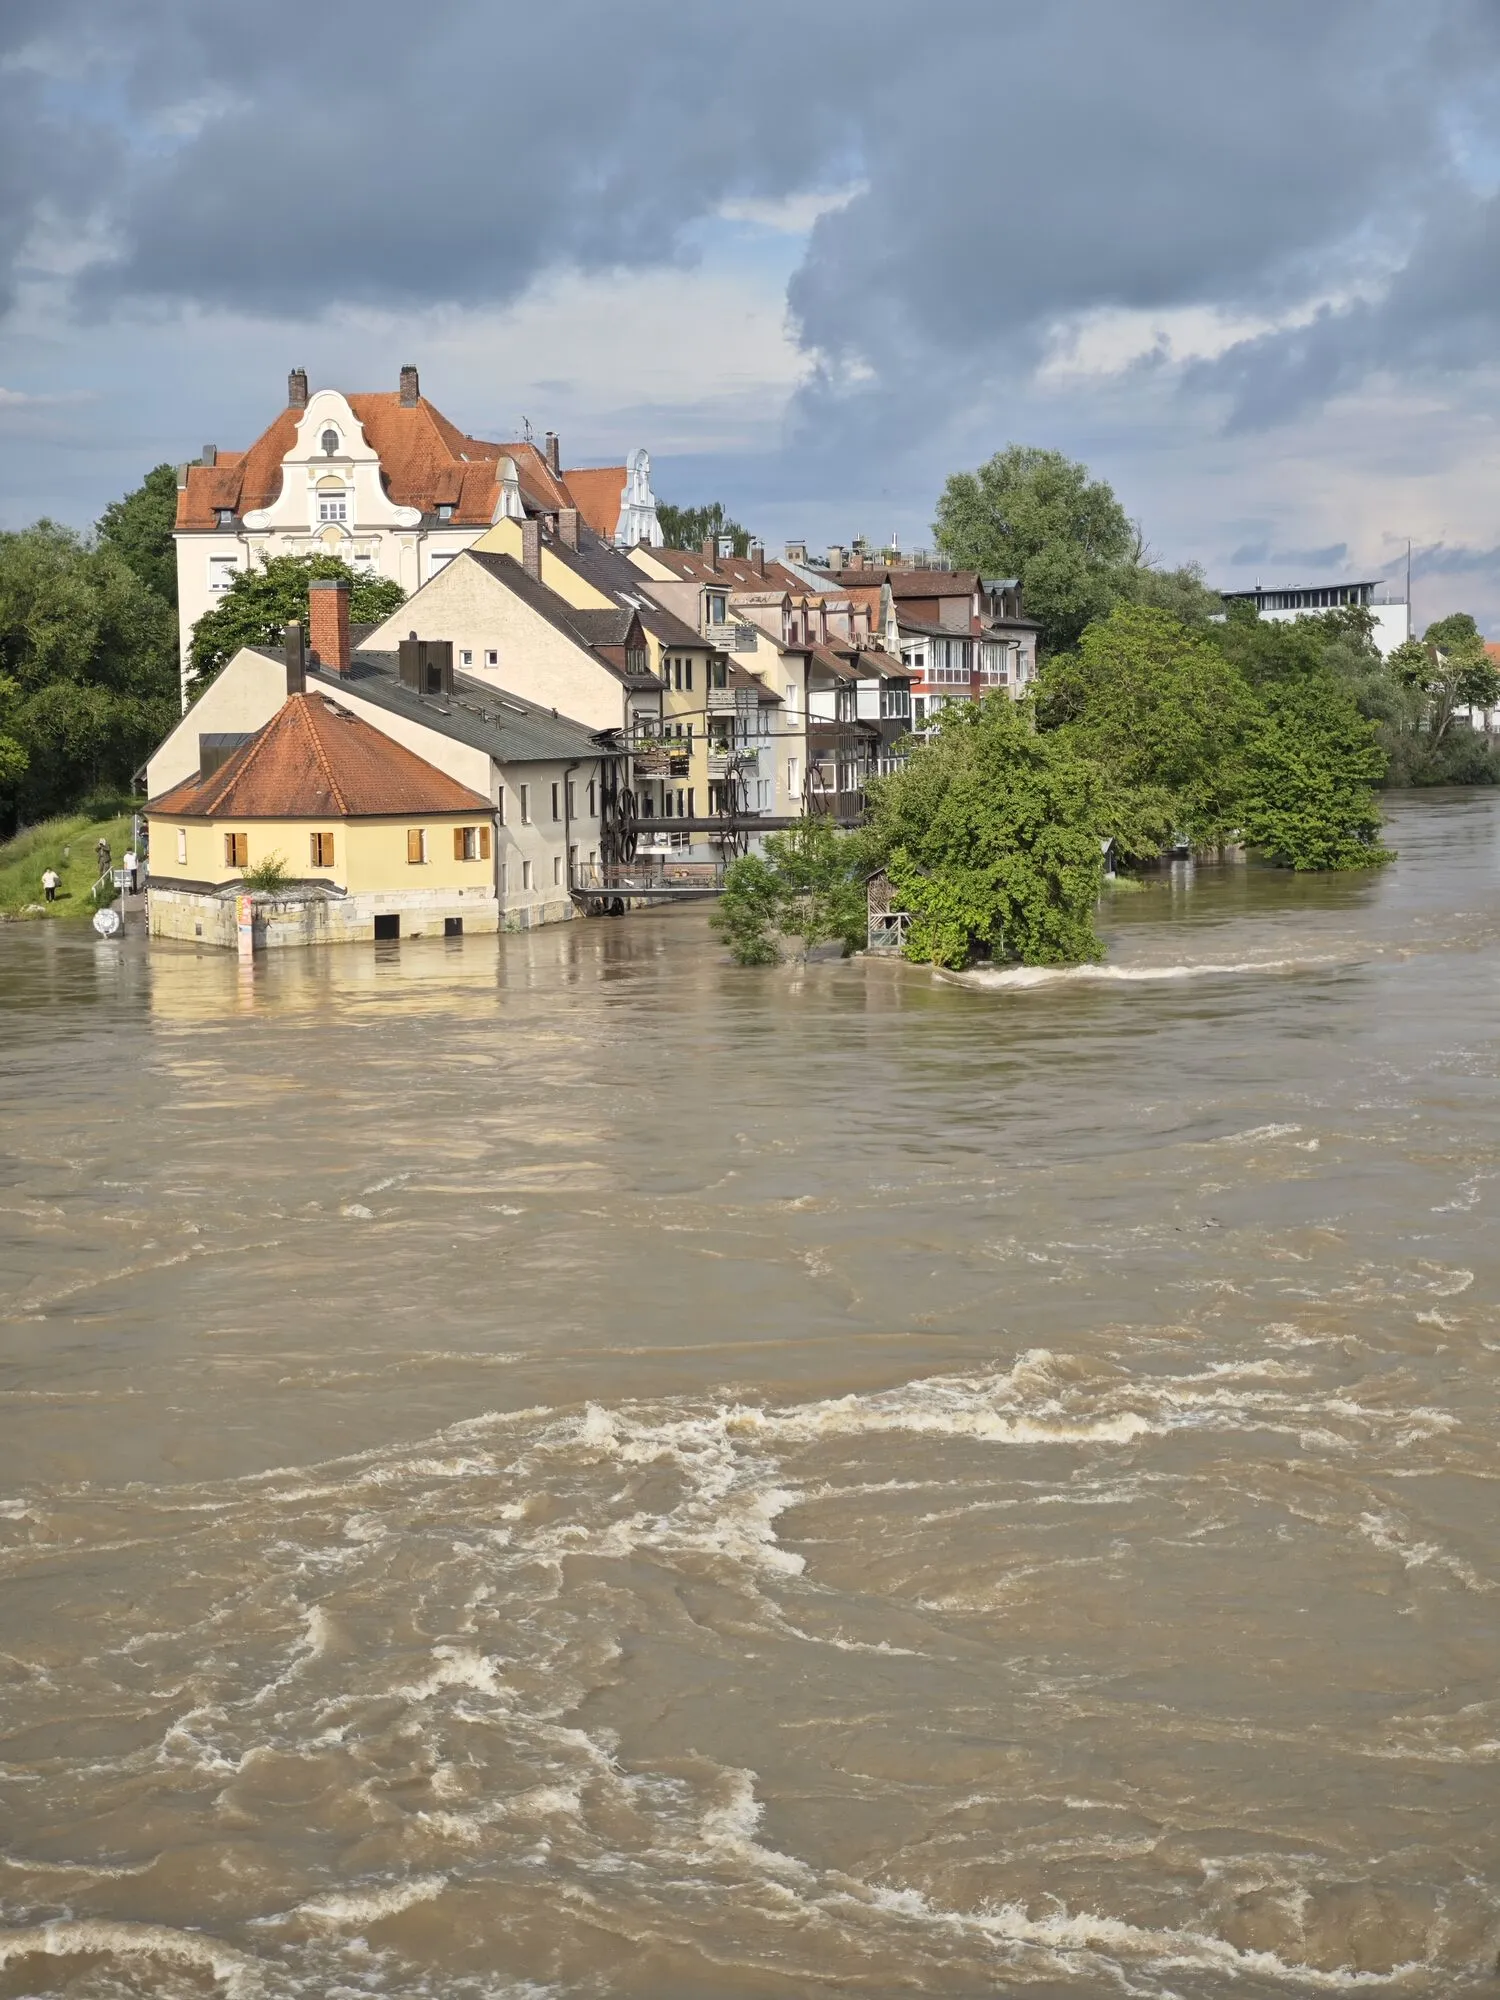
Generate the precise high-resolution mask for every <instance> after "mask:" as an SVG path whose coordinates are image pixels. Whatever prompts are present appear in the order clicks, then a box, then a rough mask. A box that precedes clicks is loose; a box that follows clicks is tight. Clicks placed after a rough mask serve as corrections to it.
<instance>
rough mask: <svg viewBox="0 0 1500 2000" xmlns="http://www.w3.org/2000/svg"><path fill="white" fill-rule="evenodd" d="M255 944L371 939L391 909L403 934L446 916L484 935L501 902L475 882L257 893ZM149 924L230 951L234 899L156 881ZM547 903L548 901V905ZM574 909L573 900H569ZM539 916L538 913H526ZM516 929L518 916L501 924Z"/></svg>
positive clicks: (493, 926) (467, 931)
mask: <svg viewBox="0 0 1500 2000" xmlns="http://www.w3.org/2000/svg"><path fill="white" fill-rule="evenodd" d="M254 901H255V949H256V950H257V951H276V950H280V949H281V948H283V947H285V946H291V945H319V944H355V943H369V942H370V940H371V939H373V937H374V936H375V919H376V917H377V916H379V917H390V916H394V917H396V918H397V920H398V922H399V925H400V931H399V935H400V936H401V937H404V938H420V937H442V936H443V935H444V927H445V920H446V919H448V918H450V917H456V918H458V919H459V920H460V921H461V922H462V924H463V927H464V935H465V936H466V937H467V936H482V935H484V934H485V933H487V932H494V931H498V930H499V929H500V928H501V916H500V905H499V903H498V902H497V901H496V899H495V897H494V896H493V895H492V894H483V893H481V892H479V891H477V890H472V889H447V890H442V889H437V890H430V891H427V892H425V893H423V892H420V891H416V892H414V891H411V890H407V891H405V892H404V893H392V894H389V895H374V894H371V895H364V896H334V897H326V896H306V895H296V894H292V895H285V896H277V895H257V896H256V897H255V899H254ZM146 907H147V928H148V930H149V931H150V934H151V936H152V937H164V938H181V939H184V940H185V941H186V942H187V943H189V944H211V945H218V946H221V947H224V948H226V949H228V950H235V949H237V948H238V944H239V931H238V928H237V925H236V922H235V898H234V897H233V896H214V895H207V894H203V893H196V892H194V891H191V890H186V889H170V888H164V887H161V886H160V885H158V884H155V883H153V884H152V885H151V889H150V893H149V895H148V897H147V903H146ZM548 907H549V909H550V907H551V906H548ZM566 913H567V914H568V915H569V916H571V915H572V914H573V906H572V904H571V903H569V904H568V905H567V912H566ZM524 914H528V915H530V916H531V917H532V920H533V922H535V921H536V918H537V913H536V912H534V911H533V912H526V913H524ZM505 927H506V928H507V929H512V928H514V929H519V928H521V926H520V924H519V923H516V924H510V923H507V925H506V926H505Z"/></svg>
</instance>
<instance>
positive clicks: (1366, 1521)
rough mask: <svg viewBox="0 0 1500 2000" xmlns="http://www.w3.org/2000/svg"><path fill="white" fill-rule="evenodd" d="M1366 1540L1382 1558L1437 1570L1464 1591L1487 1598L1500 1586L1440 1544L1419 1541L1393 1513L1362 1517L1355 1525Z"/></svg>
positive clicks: (1411, 1567)
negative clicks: (1388, 1557)
mask: <svg viewBox="0 0 1500 2000" xmlns="http://www.w3.org/2000/svg"><path fill="white" fill-rule="evenodd" d="M1356 1525H1357V1526H1358V1528H1359V1532H1360V1533H1361V1534H1362V1535H1363V1536H1364V1537H1365V1539H1366V1541H1368V1542H1370V1543H1372V1544H1373V1545H1374V1547H1376V1548H1377V1549H1379V1550H1380V1551H1381V1553H1382V1554H1383V1555H1391V1556H1395V1557H1396V1558H1397V1559H1398V1560H1399V1561H1400V1562H1401V1563H1403V1564H1404V1565H1405V1567H1406V1568H1407V1569H1437V1570H1442V1571H1443V1572H1444V1573H1445V1574H1446V1575H1448V1576H1451V1577H1452V1578H1453V1579H1454V1580H1455V1581H1456V1582H1458V1583H1461V1584H1462V1585H1463V1586H1464V1588H1465V1590H1472V1591H1474V1592H1475V1593H1476V1594H1477V1595H1479V1596H1483V1597H1488V1596H1490V1595H1492V1594H1493V1593H1494V1592H1495V1591H1496V1590H1500V1584H1497V1583H1496V1582H1494V1580H1493V1579H1492V1578H1490V1577H1486V1576H1481V1575H1480V1574H1479V1572H1478V1571H1477V1570H1476V1569H1474V1568H1473V1567H1472V1565H1471V1564H1469V1563H1466V1562H1465V1561H1464V1560H1463V1558H1462V1557H1461V1556H1456V1555H1454V1554H1453V1553H1452V1552H1451V1551H1450V1550H1448V1549H1445V1548H1443V1547H1442V1546H1441V1544H1440V1543H1438V1542H1426V1541H1421V1540H1418V1539H1417V1537H1416V1536H1414V1535H1413V1533H1412V1531H1411V1529H1410V1528H1409V1527H1408V1526H1407V1524H1406V1523H1405V1522H1404V1521H1403V1520H1401V1519H1400V1517H1399V1516H1398V1515H1396V1514H1392V1513H1390V1512H1383V1513H1368V1514H1361V1515H1360V1517H1359V1520H1358V1522H1357V1524H1356Z"/></svg>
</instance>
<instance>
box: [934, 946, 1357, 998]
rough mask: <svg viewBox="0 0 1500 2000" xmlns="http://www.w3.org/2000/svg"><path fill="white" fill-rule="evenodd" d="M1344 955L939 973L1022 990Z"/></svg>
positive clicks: (1313, 965)
mask: <svg viewBox="0 0 1500 2000" xmlns="http://www.w3.org/2000/svg"><path fill="white" fill-rule="evenodd" d="M1349 963H1351V961H1350V960H1348V959H1342V958H1338V957H1336V956H1333V955H1331V954H1330V955H1325V956H1322V957H1313V958H1236V959H1228V960H1226V961H1224V962H1223V963H1222V964H1204V965H1185V964H1177V965H1009V966H1005V967H1003V968H993V967H982V966H978V967H974V968H973V969H972V970H970V971H967V972H942V971H940V972H939V973H938V975H937V976H938V977H939V978H940V979H942V980H945V981H949V982H951V983H953V984H955V985H959V986H970V987H973V988H975V989H976V990H977V991H980V992H984V991H996V992H1002V993H1003V992H1011V991H1023V990H1025V989H1026V988H1027V987H1033V986H1056V985H1059V984H1065V985H1069V986H1089V985H1101V984H1102V985H1110V986H1117V985H1121V986H1135V985H1143V984H1151V983H1155V982H1158V981H1161V980H1167V981H1175V980H1181V979H1233V978H1240V977H1243V976H1244V975H1245V974H1246V973H1256V972H1261V973H1264V972H1311V971H1315V970H1316V969H1318V968H1319V967H1321V966H1325V965H1346V964H1349Z"/></svg>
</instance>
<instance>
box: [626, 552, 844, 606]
mask: <svg viewBox="0 0 1500 2000" xmlns="http://www.w3.org/2000/svg"><path fill="white" fill-rule="evenodd" d="M651 555H652V558H653V560H654V561H656V562H659V563H664V564H665V565H666V567H667V568H668V569H669V570H671V571H672V573H673V575H674V576H677V577H680V578H681V579H682V580H683V581H684V582H697V583H717V584H720V585H722V586H724V587H725V588H727V589H730V590H785V591H790V592H791V594H792V596H793V597H797V598H803V597H806V596H807V594H808V584H807V579H806V578H805V577H800V576H798V575H797V573H796V571H795V570H790V569H787V568H786V567H785V566H784V565H783V564H781V563H779V562H773V561H772V560H771V558H770V557H769V556H768V557H767V558H766V566H765V568H764V569H762V568H761V567H760V565H759V564H758V563H753V562H751V560H750V558H749V557H748V556H715V557H714V559H713V561H712V562H710V561H709V559H708V557H707V556H705V555H702V554H699V553H697V552H695V551H694V550H692V549H653V550H652V551H651Z"/></svg>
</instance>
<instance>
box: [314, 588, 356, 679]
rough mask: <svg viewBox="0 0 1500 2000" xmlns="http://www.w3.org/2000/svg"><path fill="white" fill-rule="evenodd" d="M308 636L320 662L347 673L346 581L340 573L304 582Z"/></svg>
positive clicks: (347, 621) (339, 672) (334, 669)
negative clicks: (305, 583) (305, 587)
mask: <svg viewBox="0 0 1500 2000" xmlns="http://www.w3.org/2000/svg"><path fill="white" fill-rule="evenodd" d="M307 636H308V638H309V640H310V641H311V642H312V656H313V659H314V660H315V661H316V662H317V663H318V665H319V666H321V667H326V668H328V670H329V671H330V672H331V673H335V674H347V673H348V671H349V661H350V646H349V585H348V583H347V581H346V580H345V579H344V578H343V577H341V576H315V577H314V578H313V580H312V582H311V583H310V584H309V585H308V586H307Z"/></svg>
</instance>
